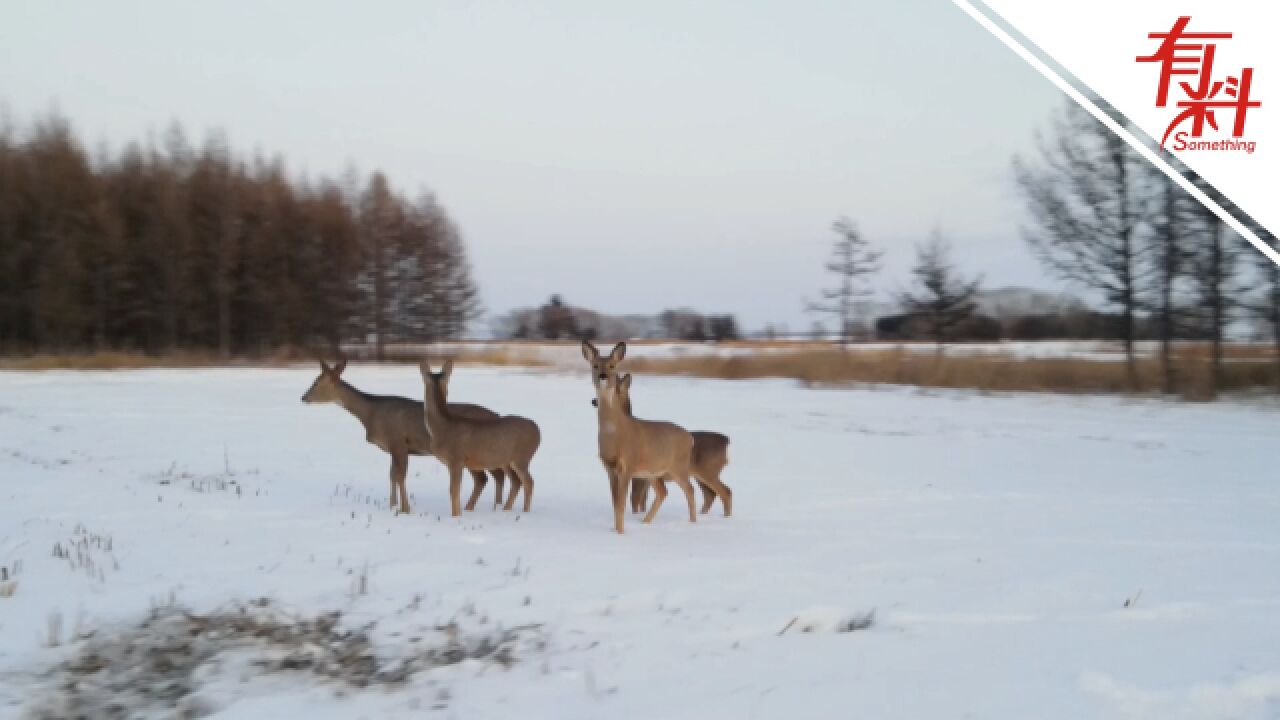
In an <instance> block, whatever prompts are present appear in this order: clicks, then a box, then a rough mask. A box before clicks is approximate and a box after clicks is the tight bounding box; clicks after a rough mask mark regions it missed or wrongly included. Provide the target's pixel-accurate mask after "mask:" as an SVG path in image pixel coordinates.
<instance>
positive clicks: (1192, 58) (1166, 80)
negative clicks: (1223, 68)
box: [1137, 16, 1262, 147]
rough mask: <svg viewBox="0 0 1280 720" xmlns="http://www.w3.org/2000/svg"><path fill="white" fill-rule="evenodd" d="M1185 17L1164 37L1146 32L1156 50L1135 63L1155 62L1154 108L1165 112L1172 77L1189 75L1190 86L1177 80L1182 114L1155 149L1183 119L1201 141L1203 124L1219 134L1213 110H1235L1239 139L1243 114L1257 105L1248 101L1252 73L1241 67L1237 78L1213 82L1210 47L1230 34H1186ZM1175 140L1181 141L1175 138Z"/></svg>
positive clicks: (1234, 128)
mask: <svg viewBox="0 0 1280 720" xmlns="http://www.w3.org/2000/svg"><path fill="white" fill-rule="evenodd" d="M1190 22H1191V17H1190V16H1183V17H1180V18H1178V21H1177V22H1175V23H1174V24H1173V27H1172V28H1171V29H1170V30H1169V31H1168V32H1154V33H1148V35H1147V37H1149V38H1151V39H1153V40H1160V41H1161V42H1160V47H1159V48H1158V49H1157V50H1156V51H1155V53H1153V54H1151V55H1147V56H1139V57H1138V58H1137V61H1138V62H1158V63H1160V85H1159V88H1158V89H1157V90H1156V107H1166V106H1167V104H1168V102H1169V86H1170V85H1171V84H1172V82H1173V80H1174V76H1190V77H1191V80H1190V82H1187V81H1179V82H1178V87H1180V88H1181V89H1182V94H1183V96H1184V97H1185V98H1186V99H1185V100H1180V101H1178V104H1177V106H1178V107H1179V108H1181V109H1182V112H1180V113H1178V115H1177V116H1176V117H1175V118H1174V119H1173V122H1171V123H1169V127H1168V128H1167V129H1166V130H1165V132H1164V137H1163V138H1161V140H1160V146H1161V147H1164V144H1165V142H1166V141H1167V140H1168V139H1169V135H1170V134H1171V133H1173V131H1174V129H1175V128H1177V127H1178V126H1179V125H1181V124H1182V123H1183V122H1185V121H1187V120H1188V119H1189V120H1191V136H1192V137H1196V138H1198V137H1201V136H1202V135H1203V134H1204V126H1205V123H1208V124H1209V127H1211V128H1213V129H1214V130H1217V129H1218V119H1217V117H1216V116H1215V115H1214V111H1215V110H1220V109H1227V108H1231V109H1233V110H1234V111H1235V124H1234V125H1233V126H1232V133H1231V134H1232V137H1236V138H1238V137H1240V136H1241V135H1243V134H1244V121H1245V114H1246V113H1247V112H1248V111H1249V108H1255V107H1259V106H1260V105H1261V104H1262V103H1260V102H1258V101H1257V100H1250V99H1249V90H1250V88H1251V87H1252V85H1253V68H1244V69H1243V70H1241V71H1240V74H1239V76H1238V77H1237V76H1235V75H1229V76H1227V79H1226V81H1225V82H1224V81H1222V80H1214V79H1213V58H1214V55H1215V54H1216V52H1217V49H1218V44H1217V43H1216V42H1213V41H1215V40H1219V39H1226V38H1229V37H1231V33H1229V32H1187V25H1188V24H1189V23H1190ZM1179 137H1182V135H1181V134H1180V135H1179Z"/></svg>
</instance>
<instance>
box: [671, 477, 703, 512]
mask: <svg viewBox="0 0 1280 720" xmlns="http://www.w3.org/2000/svg"><path fill="white" fill-rule="evenodd" d="M674 477H675V481H676V484H677V485H679V486H680V489H681V490H683V491H684V499H685V501H686V502H688V503H689V522H698V510H697V505H696V503H695V502H694V500H693V483H690V482H689V475H688V473H682V474H679V475H675V476H674Z"/></svg>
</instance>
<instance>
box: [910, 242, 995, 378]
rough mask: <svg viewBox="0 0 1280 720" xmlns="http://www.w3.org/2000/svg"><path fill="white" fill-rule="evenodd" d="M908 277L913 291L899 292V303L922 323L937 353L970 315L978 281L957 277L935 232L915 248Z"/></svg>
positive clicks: (945, 245)
mask: <svg viewBox="0 0 1280 720" xmlns="http://www.w3.org/2000/svg"><path fill="white" fill-rule="evenodd" d="M911 274H912V275H913V276H914V278H915V284H916V290H915V291H908V292H904V293H902V294H901V295H900V296H899V301H900V302H901V303H902V307H903V309H905V310H906V311H907V312H908V313H911V314H914V315H917V316H919V317H921V318H922V319H923V320H924V322H925V324H926V326H927V327H928V329H929V337H931V338H932V339H933V341H934V342H935V343H936V344H937V346H938V353H939V354H941V353H942V345H943V343H945V342H947V341H948V340H949V339H950V338H951V336H952V330H954V329H955V327H956V326H957V325H959V324H960V323H962V322H964V321H965V320H967V319H968V318H969V317H970V316H971V315H973V311H974V310H975V309H976V307H977V306H976V304H975V303H974V298H975V297H976V296H977V294H978V289H979V288H980V287H981V284H982V278H980V277H978V278H974V279H972V280H966V279H965V278H964V277H962V276H961V275H960V272H959V271H958V270H957V269H956V267H955V264H954V263H953V262H952V261H951V244H950V243H948V242H947V241H946V240H945V239H944V238H943V237H942V234H941V233H938V232H936V231H935V232H934V233H933V236H932V237H930V239H929V242H927V243H925V244H924V245H920V246H917V247H916V263H915V265H914V266H913V267H912V268H911Z"/></svg>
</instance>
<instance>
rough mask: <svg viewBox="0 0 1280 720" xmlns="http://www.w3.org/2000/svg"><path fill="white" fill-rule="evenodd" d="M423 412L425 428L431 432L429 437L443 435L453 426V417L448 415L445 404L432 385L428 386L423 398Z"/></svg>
mask: <svg viewBox="0 0 1280 720" xmlns="http://www.w3.org/2000/svg"><path fill="white" fill-rule="evenodd" d="M423 400H424V402H423V411H424V412H423V414H424V416H425V420H426V424H427V430H428V431H429V432H430V433H431V437H433V438H434V437H443V436H444V435H445V434H447V433H448V432H449V430H450V429H451V428H452V427H453V425H454V423H453V418H451V417H450V416H449V413H448V410H447V409H446V408H445V404H444V402H443V401H441V399H440V393H438V392H437V391H436V389H435V388H434V387H428V388H427V393H426V397H425V398H424V399H423Z"/></svg>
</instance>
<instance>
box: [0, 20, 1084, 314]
mask: <svg viewBox="0 0 1280 720" xmlns="http://www.w3.org/2000/svg"><path fill="white" fill-rule="evenodd" d="M122 8H127V12H126V11H124V10H122ZM0 102H3V103H4V104H5V105H7V107H8V110H9V112H10V114H11V115H13V116H14V117H15V118H16V119H22V120H25V119H29V118H30V117H31V116H32V115H34V114H36V113H39V112H42V111H44V110H47V109H49V108H52V107H56V108H58V109H59V110H60V111H61V112H62V113H63V114H65V115H66V116H68V117H69V118H70V119H71V120H72V122H73V124H74V125H75V126H76V128H77V130H78V132H79V133H80V135H81V136H82V137H85V138H87V139H89V140H90V141H92V142H97V141H99V140H104V141H106V142H108V143H110V144H112V145H114V146H119V145H120V144H121V143H123V142H124V141H126V140H128V139H133V138H141V137H144V136H145V135H146V134H147V133H149V132H153V133H154V132H159V131H161V130H163V128H164V127H165V126H166V125H167V124H168V123H169V122H170V121H172V120H178V121H180V122H181V123H182V124H183V125H185V126H186V128H187V130H188V131H189V132H190V133H191V134H192V135H194V136H197V138H198V136H200V135H202V134H203V133H204V132H205V131H206V130H208V129H211V128H222V129H224V130H225V131H226V133H227V134H228V136H229V137H230V138H231V140H232V143H233V144H234V145H235V146H236V147H238V148H240V149H242V150H245V151H252V150H262V151H265V152H268V153H280V154H281V155H283V156H284V157H285V159H286V160H287V162H288V163H289V165H290V167H291V168H292V169H293V170H294V171H297V172H302V171H306V172H309V173H312V174H318V173H324V174H333V175H336V174H338V173H340V172H342V170H343V169H344V168H345V167H346V166H348V165H354V166H355V167H356V168H358V169H359V170H361V171H362V172H368V171H371V170H374V169H382V170H384V171H385V172H386V173H387V174H388V175H389V176H390V178H391V179H392V181H393V182H394V183H395V184H396V185H397V186H398V187H400V188H401V189H405V190H410V191H416V190H418V189H422V188H427V189H430V190H431V191H433V192H434V193H436V195H437V196H438V197H439V198H440V200H441V202H442V203H443V204H444V205H445V206H446V207H447V208H448V210H449V211H450V213H451V214H452V216H453V218H454V219H455V221H456V222H457V223H458V225H459V226H460V228H461V229H462V232H463V234H464V236H465V238H466V240H467V243H468V248H469V250H470V253H471V259H472V262H473V264H474V266H475V272H476V279H477V282H478V284H479V285H480V289H481V293H482V296H483V300H484V303H485V305H486V307H487V308H488V309H489V310H490V311H492V312H502V311H504V310H506V309H509V308H511V307H513V306H519V305H531V304H536V303H539V302H541V301H542V300H544V299H545V298H546V297H547V296H548V295H550V294H551V293H553V292H559V293H562V294H563V295H564V296H565V298H566V299H567V300H568V301H570V302H572V303H574V304H580V305H585V306H588V307H592V308H596V309H600V310H605V311H610V312H656V311H658V310H660V309H662V308H664V307H674V306H682V305H687V306H692V307H695V308H700V309H704V310H708V311H712V310H718V311H730V312H736V313H738V314H739V316H740V318H741V319H742V320H743V322H744V324H745V325H746V326H747V327H748V328H751V329H754V328H758V327H760V326H762V325H763V324H765V323H766V322H770V321H772V322H779V323H787V324H788V325H789V326H790V328H791V329H793V330H801V329H805V328H807V327H808V326H809V324H810V323H811V322H812V319H813V318H812V317H810V316H806V315H805V314H804V313H803V312H802V302H801V299H802V297H803V296H805V295H806V294H808V295H812V294H814V293H815V291H816V288H818V287H820V285H821V283H822V282H823V281H824V280H825V278H824V277H823V273H822V270H821V264H822V262H823V260H824V257H825V255H826V254H827V251H828V242H829V239H830V237H831V236H830V234H829V232H828V227H829V226H830V224H831V222H832V221H833V220H834V219H836V218H837V217H838V216H840V215H848V216H850V217H852V218H854V219H855V220H856V221H857V222H858V223H859V225H860V226H861V227H862V229H863V230H864V231H865V233H866V234H867V235H869V236H870V237H871V238H872V239H873V240H874V241H875V242H877V243H879V244H880V245H881V246H882V247H883V248H884V249H885V250H886V262H887V268H886V271H885V273H884V274H883V276H882V278H881V279H880V281H879V283H878V285H879V290H880V292H881V293H882V294H883V295H886V296H887V295H888V294H889V293H890V292H892V291H893V290H895V289H897V288H900V287H902V286H903V285H904V284H905V283H906V281H907V267H908V266H909V264H910V261H911V257H912V253H913V246H914V244H915V243H916V242H918V241H919V240H921V239H923V238H925V237H927V235H928V233H929V232H930V231H931V230H932V229H934V228H938V229H941V230H942V231H943V233H944V234H945V235H947V236H948V237H950V238H951V240H952V242H953V243H954V245H955V247H956V250H957V255H958V260H959V261H960V262H961V263H962V265H963V266H965V267H966V268H967V269H969V270H970V271H974V272H977V271H981V272H982V273H984V274H985V276H986V278H987V282H988V285H992V286H996V285H1005V284H1019V285H1031V286H1036V287H1046V288H1053V289H1060V288H1061V286H1060V285H1059V284H1058V283H1057V282H1055V281H1053V280H1051V279H1050V278H1047V277H1046V276H1045V274H1044V273H1043V272H1042V271H1041V269H1040V268H1039V266H1038V265H1037V263H1036V262H1035V260H1034V258H1033V257H1031V255H1030V254H1029V252H1028V251H1027V249H1026V248H1025V246H1024V244H1023V243H1022V241H1021V239H1020V237H1019V231H1018V227H1019V222H1020V218H1021V203H1020V202H1019V199H1018V197H1017V194H1016V192H1015V188H1014V185H1013V182H1012V178H1011V171H1010V158H1011V156H1012V155H1013V154H1014V153H1016V152H1019V151H1025V150H1026V149H1028V148H1029V147H1030V145H1031V143H1032V142H1033V134H1034V132H1035V129H1036V128H1037V127H1040V126H1043V125H1044V124H1045V121H1046V120H1047V118H1048V117H1049V116H1050V115H1051V113H1053V112H1055V111H1056V110H1057V109H1058V108H1059V107H1060V105H1061V104H1062V102H1063V99H1062V96H1061V95H1060V93H1059V92H1058V91H1057V90H1056V89H1055V88H1053V87H1052V85H1050V84H1049V82H1048V81H1047V80H1044V79H1043V78H1041V77H1040V76H1039V75H1038V74H1036V73H1035V72H1034V71H1033V70H1031V69H1030V68H1029V67H1027V66H1026V65H1024V64H1023V63H1022V61H1021V60H1019V59H1018V58H1017V57H1016V56H1015V55H1014V54H1013V53H1012V52H1011V51H1009V50H1008V49H1007V48H1005V47H1004V46H1003V45H1001V44H1000V43H999V42H997V41H996V40H995V39H994V38H993V37H991V36H989V35H988V34H987V33H986V32H985V31H984V30H982V29H981V28H980V27H978V26H977V25H976V24H975V23H974V22H973V21H972V20H971V19H970V18H969V17H967V16H966V15H965V14H964V13H963V12H962V11H960V10H959V9H958V8H956V7H955V6H954V5H952V4H951V3H950V2H948V1H947V0H898V1H894V2H878V3H857V2H852V1H850V0H833V1H832V2H801V1H788V2H781V1H779V2H767V3H766V2H747V1H744V0H723V1H720V0H715V1H711V2H696V3H695V2H661V1H659V2H654V1H649V2H643V3H641V2H636V3H626V4H623V3H614V2H599V1H598V0H583V1H581V2H569V1H564V2H558V1H551V0H548V1H546V2H540V3H515V2H511V3H492V2H475V1H463V0H458V1H457V2H427V1H425V0H404V1H403V2H364V3H358V4H356V3H336V2H335V3H321V2H314V1H313V0H308V1H307V2H301V1H298V2H272V3H252V4H250V3H223V2H205V3H187V2H175V1H174V0H163V1H156V2H131V3H123V4H121V3H101V2H94V3H89V2H18V1H17V0H2V1H0Z"/></svg>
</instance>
